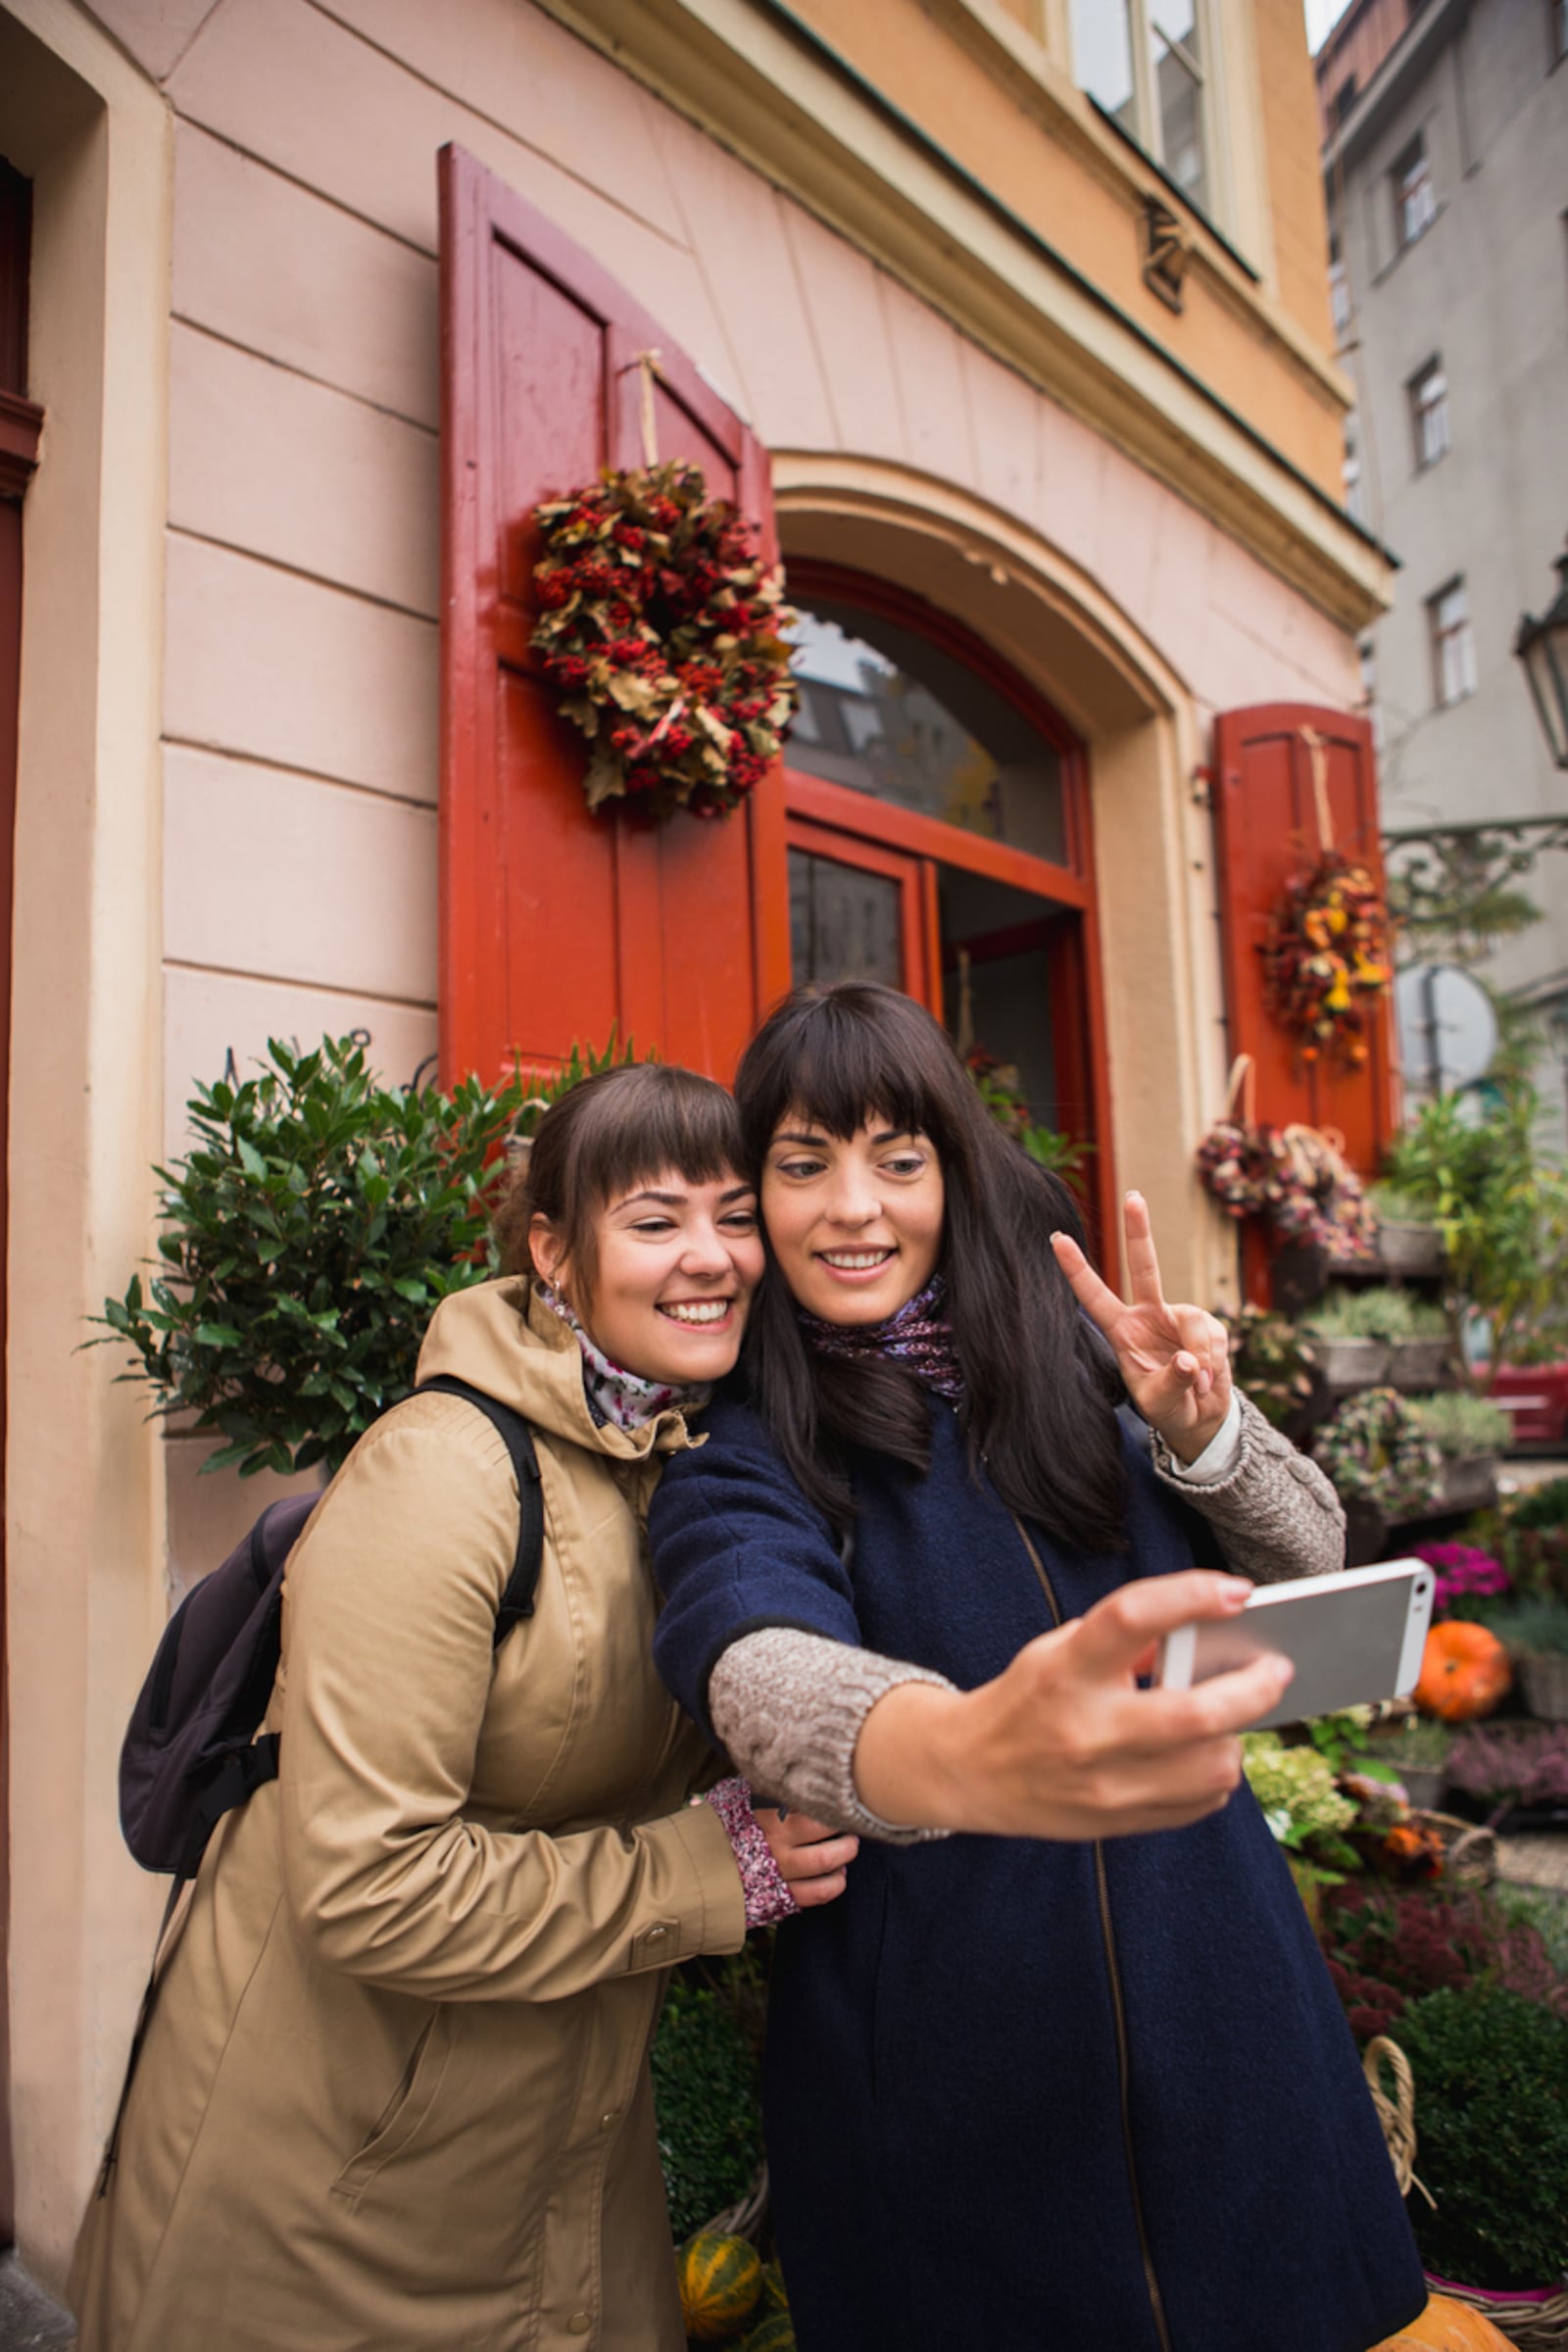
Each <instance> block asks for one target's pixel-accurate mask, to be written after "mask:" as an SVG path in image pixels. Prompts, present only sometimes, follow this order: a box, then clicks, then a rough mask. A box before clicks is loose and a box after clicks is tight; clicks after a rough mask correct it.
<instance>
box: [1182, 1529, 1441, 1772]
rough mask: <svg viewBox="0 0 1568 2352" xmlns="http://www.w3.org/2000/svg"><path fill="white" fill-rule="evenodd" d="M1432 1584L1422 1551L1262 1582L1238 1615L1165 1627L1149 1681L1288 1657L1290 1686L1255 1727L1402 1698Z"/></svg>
mask: <svg viewBox="0 0 1568 2352" xmlns="http://www.w3.org/2000/svg"><path fill="white" fill-rule="evenodd" d="M1435 1590H1436V1578H1435V1576H1434V1574H1433V1571H1432V1570H1431V1569H1430V1568H1429V1567H1428V1566H1427V1563H1426V1562H1425V1560H1383V1561H1380V1562H1379V1563H1378V1564H1377V1565H1376V1566H1374V1567H1371V1568H1348V1569H1346V1570H1344V1571H1343V1572H1342V1573H1341V1574H1340V1575H1338V1576H1304V1577H1298V1578H1296V1579H1294V1580H1293V1581H1291V1582H1289V1583H1286V1584H1279V1585H1259V1586H1258V1587H1257V1588H1256V1590H1255V1591H1254V1592H1253V1593H1252V1594H1251V1597H1250V1599H1249V1601H1248V1603H1247V1606H1246V1607H1245V1608H1244V1609H1243V1610H1242V1611H1241V1614H1240V1615H1239V1616H1236V1617H1228V1618H1221V1619H1208V1620H1205V1621H1204V1622H1203V1623H1201V1624H1197V1625H1183V1626H1178V1627H1177V1629H1176V1631H1175V1632H1174V1633H1172V1634H1167V1635H1166V1637H1165V1640H1164V1642H1162V1644H1161V1646H1160V1652H1159V1662H1158V1664H1157V1666H1156V1668H1155V1673H1154V1680H1155V1682H1156V1684H1158V1685H1159V1687H1160V1688H1161V1689H1163V1690H1167V1691H1187V1690H1191V1688H1192V1687H1193V1685H1194V1684H1195V1683H1203V1682H1207V1681H1208V1680H1209V1678H1210V1677H1211V1676H1212V1675H1216V1674H1224V1673H1227V1672H1228V1671H1229V1670H1230V1669H1231V1668H1233V1667H1236V1666H1246V1665H1250V1662H1251V1661H1252V1659H1253V1658H1255V1657H1259V1656H1261V1655H1262V1654H1263V1653H1264V1652H1265V1651H1275V1652H1278V1653H1280V1654H1282V1655H1283V1656H1285V1657H1288V1658H1290V1659H1291V1660H1292V1662H1293V1664H1294V1665H1295V1668H1296V1673H1295V1675H1294V1677H1293V1679H1292V1681H1291V1684H1290V1687H1289V1689H1288V1690H1287V1691H1286V1693H1285V1696H1284V1698H1283V1699H1282V1700H1281V1701H1280V1703H1279V1705H1278V1706H1277V1707H1276V1708H1275V1709H1274V1710H1273V1711H1272V1713H1270V1714H1268V1715H1264V1716H1260V1717H1259V1719H1258V1721H1257V1723H1256V1724H1255V1725H1254V1726H1253V1727H1252V1728H1253V1729H1254V1730H1255V1731H1266V1730H1269V1729H1271V1728H1272V1727H1273V1726H1274V1725H1276V1724H1281V1723H1300V1722H1303V1721H1304V1720H1305V1719H1306V1718H1307V1717H1308V1716H1312V1715H1328V1714H1332V1713H1334V1712H1335V1711H1336V1710H1337V1709H1339V1708H1341V1707H1353V1706H1361V1705H1365V1704H1368V1703H1369V1702H1371V1701H1373V1700H1376V1699H1384V1698H1403V1697H1404V1696H1405V1695H1406V1694H1407V1693H1408V1692H1409V1691H1413V1690H1414V1688H1415V1686H1416V1683H1417V1681H1418V1680H1419V1678H1420V1673H1421V1657H1422V1652H1423V1650H1424V1649H1425V1647H1426V1639H1427V1632H1428V1629H1429V1627H1430V1626H1431V1623H1432V1602H1433V1594H1434V1592H1435Z"/></svg>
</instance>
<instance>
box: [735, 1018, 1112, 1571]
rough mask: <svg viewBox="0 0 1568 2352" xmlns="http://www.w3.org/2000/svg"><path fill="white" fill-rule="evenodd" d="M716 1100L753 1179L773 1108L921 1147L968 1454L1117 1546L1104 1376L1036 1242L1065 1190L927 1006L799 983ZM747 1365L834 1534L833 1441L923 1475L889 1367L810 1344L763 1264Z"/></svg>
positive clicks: (913, 1417) (1102, 1362) (922, 1405)
mask: <svg viewBox="0 0 1568 2352" xmlns="http://www.w3.org/2000/svg"><path fill="white" fill-rule="evenodd" d="M735 1098H736V1102H737V1103H738V1104H739V1107H740V1114H741V1125H742V1129H743V1132H744V1135H745V1140H746V1150H747V1164H748V1165H749V1166H750V1167H752V1168H753V1169H757V1170H760V1168H761V1167H762V1165H763V1162H764V1161H765V1158H766V1155H767V1150H768V1146H769V1145H770V1144H771V1142H772V1140H773V1136H774V1134H775V1133H776V1132H777V1130H778V1128H779V1127H780V1125H781V1124H782V1123H783V1122H784V1120H785V1119H786V1118H787V1117H790V1116H794V1117H801V1116H804V1117H805V1118H806V1119H808V1120H809V1122H810V1123H811V1124H812V1125H813V1126H818V1127H821V1128H823V1129H825V1130H826V1132H827V1133H828V1134H830V1135H833V1136H837V1137H839V1138H841V1139H843V1140H845V1141H847V1140H848V1139H849V1138H850V1137H851V1136H853V1135H854V1134H855V1133H856V1132H857V1130H858V1128H859V1127H861V1126H862V1125H864V1124H865V1123H866V1122H867V1121H868V1120H873V1119H874V1120H875V1121H876V1123H877V1124H878V1125H879V1126H887V1127H891V1128H894V1129H896V1130H897V1131H898V1132H899V1133H901V1134H902V1133H904V1132H906V1131H907V1132H909V1133H911V1134H924V1135H926V1136H928V1137H929V1138H930V1140H931V1142H932V1143H933V1144H934V1145H935V1147H936V1151H937V1154H938V1157H939V1158H940V1160H941V1163H942V1175H943V1181H944V1186H945V1189H946V1227H945V1231H944V1235H943V1243H942V1252H941V1256H940V1258H939V1260H938V1270H939V1272H941V1273H942V1274H943V1276H944V1277H945V1278H946V1282H947V1310H948V1313H949V1315H950V1317H951V1320H952V1324H953V1334H954V1341H955V1345H956V1348H957V1353H958V1361H959V1364H960V1366H961V1368H962V1372H963V1377H964V1385H965V1390H966V1393H967V1394H966V1400H965V1405H964V1408H963V1410H964V1419H965V1424H966V1427H967V1430H968V1434H969V1439H970V1443H971V1446H972V1447H973V1449H974V1451H975V1453H976V1454H978V1455H983V1456H984V1459H985V1463H986V1467H987V1469H988V1470H989V1472H990V1474H991V1478H992V1481H993V1483H994V1485H995V1487H996V1489H997V1492H998V1494H999V1495H1001V1496H1002V1498H1003V1500H1004V1501H1005V1503H1007V1504H1008V1505H1009V1507H1010V1508H1011V1509H1013V1510H1015V1511H1018V1512H1020V1513H1021V1514H1022V1515H1023V1516H1025V1517H1026V1518H1031V1519H1035V1520H1038V1521H1039V1522H1040V1523H1041V1524H1042V1525H1043V1526H1044V1527H1046V1528H1047V1529H1049V1530H1050V1532H1051V1533H1052V1534H1053V1535H1055V1536H1059V1537H1061V1538H1063V1539H1064V1540H1065V1541H1067V1542H1068V1543H1071V1544H1075V1545H1077V1546H1079V1547H1081V1548H1083V1549H1087V1550H1093V1551H1106V1550H1113V1549H1117V1548H1119V1547H1120V1546H1121V1545H1122V1544H1124V1543H1125V1541H1126V1536H1125V1513H1126V1477H1125V1471H1124V1468H1123V1463H1122V1455H1121V1444H1120V1439H1119V1436H1118V1433H1117V1429H1116V1422H1115V1415H1114V1411H1113V1405H1114V1401H1115V1398H1116V1397H1117V1396H1118V1395H1119V1393H1120V1383H1119V1380H1118V1379H1117V1377H1116V1374H1115V1371H1114V1366H1113V1363H1112V1360H1111V1359H1110V1357H1109V1351H1108V1349H1106V1348H1105V1347H1104V1345H1103V1342H1102V1341H1101V1339H1100V1336H1099V1334H1098V1333H1097V1332H1096V1330H1095V1328H1094V1326H1093V1325H1092V1324H1091V1323H1090V1322H1089V1321H1088V1320H1087V1318H1086V1317H1085V1316H1084V1315H1083V1314H1081V1313H1080V1311H1079V1308H1078V1303H1077V1301H1076V1299H1074V1298H1073V1295H1072V1293H1071V1291H1070V1290H1069V1289H1068V1287H1067V1283H1066V1280H1065V1278H1064V1277H1063V1275H1062V1273H1061V1270H1060V1268H1059V1267H1058V1266H1057V1264H1056V1261H1055V1258H1054V1255H1053V1253H1052V1249H1051V1235H1052V1234H1053V1233H1054V1232H1065V1233H1069V1234H1071V1235H1072V1237H1073V1239H1074V1240H1075V1241H1079V1242H1081V1241H1082V1239H1083V1232H1082V1227H1081V1224H1080V1221H1079V1217H1078V1212H1077V1209H1076V1206H1075V1205H1074V1202H1073V1199H1072V1195H1071V1194H1070V1193H1069V1192H1068V1190H1067V1188H1066V1186H1065V1185H1064V1184H1063V1183H1062V1182H1061V1181H1060V1179H1059V1178H1058V1177H1056V1176H1054V1175H1052V1174H1051V1173H1049V1172H1048V1171H1047V1170H1046V1169H1044V1168H1041V1167H1038V1166H1037V1165H1036V1164H1035V1162H1034V1161H1033V1160H1031V1159H1030V1158H1029V1157H1028V1156H1027V1155H1026V1153H1025V1152H1023V1151H1022V1149H1021V1148H1020V1147H1019V1146H1018V1145H1017V1144H1015V1143H1013V1142H1012V1141H1011V1140H1010V1139H1009V1138H1008V1137H1007V1136H1005V1135H1004V1133H1003V1132H1002V1130H1001V1128H1000V1127H999V1126H998V1125H997V1123H996V1121H995V1120H994V1119H993V1118H992V1117H991V1115H990V1113H989V1112H988V1111H987V1110H986V1108H985V1106H984V1104H983V1103H981V1101H980V1098H979V1095H978V1094H977V1093H976V1091H975V1088H974V1086H973V1084H972V1083H971V1081H970V1078H969V1075H968V1072H967V1071H966V1070H965V1069H964V1067H963V1064H962V1062H961V1061H960V1060H959V1059H958V1056H957V1054H956V1052H955V1051H954V1048H953V1045H952V1043H951V1041H950V1040H949V1038H948V1036H947V1034H946V1032H945V1031H944V1030H943V1029H942V1028H941V1027H939V1025H938V1024H937V1022H936V1021H934V1020H933V1019H932V1017H931V1015H930V1013H928V1012H927V1011H925V1010H924V1008H923V1007H922V1006H921V1005H916V1004H915V1003H914V1002H913V1001H912V1000H911V999H910V998H908V997H904V996H900V995H899V994H898V993H897V992H896V991H895V990H893V989H890V988H879V987H875V986H873V985H871V984H870V983H867V982H861V981H844V982H840V983H839V984H837V985H836V986H834V987H831V988H820V989H815V988H813V989H798V990H796V992H795V994H794V995H793V996H789V997H786V998H785V999H784V1001H783V1003H782V1004H780V1005H776V1006H775V1007H774V1009H773V1011H772V1012H770V1013H769V1015H768V1016H767V1019H766V1020H765V1021H764V1022H763V1023H762V1026H761V1028H760V1029H759V1031H758V1032H757V1035H756V1036H755V1037H754V1038H753V1040H752V1042H751V1044H750V1045H749V1046H748V1047H747V1049H746V1053H745V1055H744V1057H743V1058H742V1061H741V1066H740V1069H739V1071H738V1073H737V1075H736V1079H735ZM746 1363H747V1371H748V1376H749V1379H750V1382H751V1387H752V1394H753V1398H754V1401H755V1403H756V1405H757V1407H758V1410H759V1411H760V1413H761V1415H762V1417H763V1419H764V1420H765V1421H766V1422H767V1424H768V1427H769V1429H770V1431H771V1433H772V1436H773V1439H774V1442H775V1444H776V1445H777V1446H778V1447H779V1449H780V1451H781V1453H782V1454H783V1456H784V1459H785V1461H786V1462H787V1463H788V1465H789V1467H790V1470H791V1472H792V1473H793V1475H794V1477H795V1479H796V1482H797V1483H798V1485H799V1486H800V1487H801V1489H802V1490H803V1492H804V1493H805V1494H806V1495H809V1497H810V1499H811V1500H812V1501H813V1502H815V1503H816V1505H817V1506H818V1508H819V1509H821V1510H823V1511H824V1512H826V1513H827V1515H828V1516H829V1518H831V1519H832V1520H834V1521H835V1522H836V1523H837V1524H838V1525H840V1526H843V1525H846V1524H847V1523H848V1522H849V1520H850V1519H851V1518H852V1517H853V1514H854V1503H853V1499H852V1496H851V1491H850V1481H849V1464H848V1448H849V1447H850V1446H864V1447H867V1448H869V1449H870V1450H871V1451H873V1452H877V1453H885V1454H889V1455H891V1456H892V1457H893V1459H894V1460H895V1461H900V1462H904V1463H907V1465H908V1467H909V1468H910V1469H911V1470H914V1471H916V1472H919V1473H922V1474H923V1473H924V1471H925V1470H926V1469H927V1468H928V1467H929V1464H930V1453H931V1434H930V1433H931V1425H930V1408H929V1402H928V1398H927V1395H926V1393H925V1391H924V1390H923V1389H922V1388H921V1387H920V1385H919V1383H918V1382H917V1381H916V1380H915V1378H914V1377H913V1375H912V1374H911V1373H909V1372H908V1371H907V1370H905V1369H904V1368H903V1367H902V1366H900V1365H899V1364H898V1363H896V1362H895V1361H893V1360H892V1359H891V1358H869V1359H868V1358H866V1357H863V1356H861V1357H856V1358H854V1359H853V1360H851V1359H845V1358H843V1357H837V1356H827V1355H817V1354H815V1353H813V1352H812V1351H810V1350H809V1348H808V1347H807V1344H806V1341H805V1338H804V1336H803V1334H802V1331H801V1326H800V1322H799V1319H798V1316H797V1314H796V1311H795V1304H794V1301H793V1299H791V1297H790V1294H789V1290H788V1288H787V1286H786V1284H785V1282H784V1280H783V1277H782V1275H781V1274H780V1272H779V1270H778V1267H777V1264H776V1263H775V1262H774V1261H773V1259H772V1257H771V1254H770V1255H769V1261H768V1270H767V1274H766V1276H765V1278H764V1280H763V1284H762V1288H761V1291H760V1294H759V1297H758V1299H757V1303H756V1305H755V1306H754V1307H753V1310H752V1318H751V1322H750V1325H749V1327H748V1331H747V1337H746Z"/></svg>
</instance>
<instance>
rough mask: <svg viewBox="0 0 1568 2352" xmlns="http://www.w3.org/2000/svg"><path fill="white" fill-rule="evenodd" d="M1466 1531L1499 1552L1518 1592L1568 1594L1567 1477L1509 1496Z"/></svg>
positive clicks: (1554, 1479) (1483, 1514)
mask: <svg viewBox="0 0 1568 2352" xmlns="http://www.w3.org/2000/svg"><path fill="white" fill-rule="evenodd" d="M1467 1533H1468V1534H1469V1535H1471V1536H1472V1537H1473V1538H1474V1540H1475V1542H1476V1543H1478V1544H1484V1545H1485V1546H1486V1548H1487V1549H1488V1550H1489V1551H1492V1552H1495V1554H1496V1556H1497V1558H1498V1559H1499V1560H1501V1562H1502V1564H1503V1566H1504V1568H1505V1569H1506V1570H1507V1572H1508V1576H1509V1578H1510V1580H1511V1582H1512V1584H1513V1586H1514V1589H1515V1590H1516V1591H1517V1592H1519V1593H1561V1594H1562V1595H1563V1596H1564V1597H1565V1598H1568V1478H1553V1479H1547V1480H1546V1481H1545V1482H1544V1484H1543V1485H1541V1486H1539V1487H1532V1488H1530V1489H1528V1490H1527V1491H1526V1492H1525V1493H1524V1494H1522V1495H1509V1496H1508V1497H1507V1498H1506V1500H1504V1501H1502V1502H1499V1503H1497V1504H1496V1505H1495V1507H1494V1508H1493V1509H1491V1510H1489V1511H1484V1512H1480V1513H1478V1514H1477V1516H1476V1517H1475V1518H1474V1519H1472V1520H1471V1521H1470V1522H1469V1523H1468V1527H1467Z"/></svg>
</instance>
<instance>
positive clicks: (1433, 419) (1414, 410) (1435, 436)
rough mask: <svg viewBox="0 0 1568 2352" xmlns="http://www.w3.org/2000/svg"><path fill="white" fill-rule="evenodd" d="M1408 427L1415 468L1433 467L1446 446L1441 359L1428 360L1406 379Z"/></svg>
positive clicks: (1445, 384)
mask: <svg viewBox="0 0 1568 2352" xmlns="http://www.w3.org/2000/svg"><path fill="white" fill-rule="evenodd" d="M1410 426H1411V430H1412V432H1413V433H1414V435H1415V462H1416V466H1417V467H1418V468H1419V467H1420V466H1435V465H1436V464H1437V462H1438V460H1439V459H1440V458H1441V457H1443V456H1444V455H1445V453H1446V451H1447V449H1448V448H1449V446H1450V443H1449V438H1448V379H1447V377H1446V374H1445V373H1444V369H1443V362H1442V361H1441V360H1428V362H1427V364H1426V366H1425V367H1424V368H1421V369H1420V370H1419V371H1418V372H1417V373H1416V374H1415V375H1413V376H1412V377H1411V378H1410Z"/></svg>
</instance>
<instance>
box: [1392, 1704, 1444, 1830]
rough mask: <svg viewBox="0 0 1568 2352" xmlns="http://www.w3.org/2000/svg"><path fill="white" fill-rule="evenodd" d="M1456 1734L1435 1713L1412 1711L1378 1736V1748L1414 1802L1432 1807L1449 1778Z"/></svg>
mask: <svg viewBox="0 0 1568 2352" xmlns="http://www.w3.org/2000/svg"><path fill="white" fill-rule="evenodd" d="M1452 1745H1453V1734H1452V1732H1451V1731H1450V1730H1449V1728H1448V1726H1447V1725H1446V1723H1442V1722H1440V1721H1439V1720H1438V1718H1437V1717H1436V1716H1433V1715H1420V1714H1410V1715H1406V1716H1404V1717H1402V1718H1401V1719H1400V1721H1399V1722H1398V1723H1397V1724H1396V1725H1394V1726H1392V1727H1391V1728H1390V1729H1389V1730H1387V1731H1385V1732H1384V1733H1383V1734H1382V1736H1381V1737H1379V1738H1378V1739H1377V1740H1376V1742H1375V1752H1376V1754H1377V1756H1378V1759H1379V1761H1380V1762H1381V1763H1383V1764H1386V1765H1387V1766H1388V1768H1389V1770H1390V1771H1391V1772H1392V1773H1393V1775H1394V1778H1395V1781H1396V1783H1397V1786H1398V1787H1399V1788H1400V1789H1403V1790H1404V1793H1405V1795H1406V1797H1407V1798H1408V1799H1409V1801H1410V1803H1411V1804H1412V1805H1413V1806H1417V1807H1419V1808H1420V1809H1421V1810H1422V1811H1432V1810H1433V1809H1435V1808H1436V1806H1437V1805H1438V1803H1439V1801H1440V1799H1441V1798H1442V1795H1443V1791H1444V1789H1445V1788H1446V1785H1447V1779H1448V1770H1447V1766H1448V1750H1449V1748H1450V1747H1451V1746H1452Z"/></svg>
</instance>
